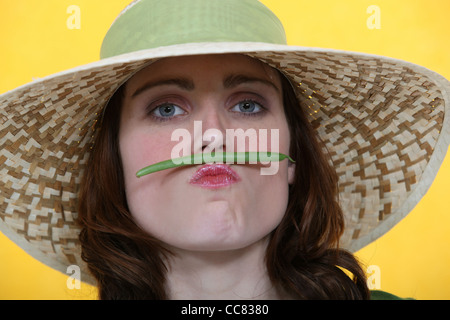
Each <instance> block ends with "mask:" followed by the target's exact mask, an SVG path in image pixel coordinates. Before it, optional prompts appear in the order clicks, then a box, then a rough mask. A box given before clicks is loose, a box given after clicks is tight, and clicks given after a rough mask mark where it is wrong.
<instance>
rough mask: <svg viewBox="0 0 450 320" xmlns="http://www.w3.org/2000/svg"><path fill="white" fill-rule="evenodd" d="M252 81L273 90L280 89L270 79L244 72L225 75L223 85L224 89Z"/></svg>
mask: <svg viewBox="0 0 450 320" xmlns="http://www.w3.org/2000/svg"><path fill="white" fill-rule="evenodd" d="M252 82H259V83H262V84H264V85H266V86H269V87H272V88H274V89H275V91H277V92H279V91H280V89H279V88H278V87H277V86H276V85H275V84H274V83H273V82H272V81H269V80H266V79H262V78H259V77H252V76H247V75H244V74H232V75H229V76H227V77H225V79H224V81H223V86H224V87H225V88H226V89H231V88H234V87H237V86H239V85H241V84H245V83H252Z"/></svg>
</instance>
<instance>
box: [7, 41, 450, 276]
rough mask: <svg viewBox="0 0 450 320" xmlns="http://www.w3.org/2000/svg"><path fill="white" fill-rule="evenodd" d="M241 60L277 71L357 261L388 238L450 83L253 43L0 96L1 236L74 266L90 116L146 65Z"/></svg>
mask: <svg viewBox="0 0 450 320" xmlns="http://www.w3.org/2000/svg"><path fill="white" fill-rule="evenodd" d="M225 53H242V54H246V55H248V56H251V57H254V58H256V59H259V60H262V61H263V62H265V63H267V64H269V65H271V66H273V67H274V68H277V69H279V70H280V71H281V72H283V73H284V74H285V75H286V76H287V77H288V78H289V80H290V81H291V82H292V83H293V85H294V87H295V90H296V93H297V96H298V98H299V100H300V102H301V104H302V106H303V108H305V110H306V111H307V112H308V114H309V117H310V120H311V122H312V124H313V126H314V128H315V129H316V130H317V132H318V134H319V136H320V138H321V140H322V141H323V142H324V143H325V146H326V149H327V152H329V153H330V155H331V158H332V163H333V165H334V167H335V168H336V171H337V173H338V175H339V186H340V201H341V205H342V208H343V211H344V214H345V223H346V227H345V233H344V235H343V237H342V238H341V243H340V245H341V246H342V247H344V248H347V249H349V250H351V251H356V250H358V249H360V248H362V247H364V246H365V245H367V244H368V243H370V242H372V241H373V240H375V239H376V238H378V237H380V236H381V235H383V234H384V233H386V232H387V231H388V230H389V229H391V228H392V227H393V226H394V225H395V224H396V223H397V222H398V221H400V220H401V219H402V218H403V217H404V216H405V215H407V214H408V213H409V212H410V211H411V210H412V208H413V207H414V206H415V205H416V204H417V203H418V202H419V200H420V199H421V198H422V196H423V195H424V194H425V193H426V191H427V190H428V188H429V187H430V185H431V183H432V181H433V179H434V177H435V175H436V174H437V172H438V169H439V167H440V164H441V163H442V161H443V159H444V157H445V154H446V151H447V148H448V145H449V142H450V120H449V118H450V116H449V112H450V107H449V104H450V83H449V82H448V81H447V80H446V79H445V78H443V77H442V76H440V75H438V74H437V73H435V72H432V71H430V70H428V69H426V68H423V67H421V66H417V65H414V64H411V63H408V62H404V61H400V60H395V59H391V58H386V57H381V56H375V55H368V54H360V53H353V52H345V51H338V50H329V49H318V48H305V47H293V46H287V45H276V44H267V43H254V42H214V43H190V44H180V45H171V46H170V45H169V46H166V47H160V48H156V49H148V50H141V51H137V52H133V53H128V54H123V55H119V56H115V57H111V58H107V59H103V60H100V61H98V62H94V63H91V64H88V65H85V66H81V67H77V68H74V69H71V70H68V71H65V72H62V73H58V74H56V75H52V76H49V77H46V78H43V79H40V80H38V81H34V82H32V83H30V84H27V85H24V86H22V87H19V88H17V89H15V90H12V91H10V92H7V93H5V94H2V95H0V106H1V109H0V150H1V151H0V174H1V181H0V192H1V197H0V230H1V231H2V232H3V233H4V234H6V235H7V236H8V237H9V238H10V239H11V240H12V241H14V242H16V243H17V244H18V245H19V246H20V247H22V248H23V249H24V250H25V251H26V252H28V253H29V254H30V255H31V256H33V257H35V258H36V259H38V260H40V261H42V262H44V263H45V264H47V265H49V266H50V267H53V268H55V269H57V270H59V271H61V272H63V273H66V270H67V267H68V266H69V265H73V264H75V265H78V266H80V267H81V268H82V270H83V272H84V274H83V277H82V280H83V281H86V282H89V283H95V282H94V280H93V279H92V278H91V277H90V275H89V273H88V272H87V271H86V266H85V264H84V262H83V261H82V260H81V257H80V246H79V241H78V233H79V228H78V226H77V225H76V223H75V219H76V217H77V193H78V185H79V183H80V180H81V177H82V174H83V170H84V167H85V165H86V161H87V159H88V156H89V152H90V150H91V148H92V143H93V140H94V136H95V134H96V130H97V129H98V125H97V124H98V119H99V115H100V114H101V113H102V110H103V107H104V106H105V105H106V103H107V102H108V100H109V98H110V97H111V95H112V94H113V93H114V91H115V90H116V89H117V88H118V86H120V85H121V84H123V83H124V82H125V81H126V80H127V79H128V78H130V77H131V76H132V75H133V74H134V73H135V72H137V71H139V70H141V69H142V68H143V67H145V66H147V65H148V64H150V63H151V62H153V61H155V60H157V59H161V58H165V57H174V56H181V55H200V54H225Z"/></svg>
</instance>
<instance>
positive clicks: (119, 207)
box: [78, 75, 369, 299]
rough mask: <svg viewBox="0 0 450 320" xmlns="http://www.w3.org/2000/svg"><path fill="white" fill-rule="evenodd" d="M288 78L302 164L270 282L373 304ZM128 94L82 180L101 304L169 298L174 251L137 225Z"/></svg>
mask: <svg viewBox="0 0 450 320" xmlns="http://www.w3.org/2000/svg"><path fill="white" fill-rule="evenodd" d="M281 79H282V88H283V103H284V111H285V115H286V118H287V121H288V126H289V131H290V136H291V146H290V155H291V156H292V158H294V159H295V160H296V166H295V181H294V183H293V184H292V185H290V186H289V200H288V206H287V210H286V213H285V215H284V217H283V219H282V221H281V223H280V224H279V225H278V227H277V228H276V229H275V230H274V231H273V232H272V234H271V235H270V240H269V244H268V247H267V251H266V259H265V261H266V265H267V270H268V274H269V277H270V279H271V281H272V283H273V284H274V285H275V286H276V287H277V288H279V289H281V290H283V291H284V292H286V293H287V294H288V295H290V296H292V297H293V298H295V299H368V298H369V290H368V288H367V285H366V277H365V273H364V272H363V270H362V269H361V267H360V265H359V263H358V261H357V260H356V258H355V257H354V256H353V255H352V254H351V253H349V252H347V251H345V250H343V249H340V248H339V238H340V236H341V235H342V233H343V230H344V218H343V213H342V210H341V208H340V206H339V202H338V178H337V175H336V172H335V170H334V168H333V167H332V166H331V165H330V162H329V159H328V157H327V156H326V153H324V152H323V145H322V143H321V142H320V141H319V139H318V136H317V134H316V132H315V130H314V129H313V128H312V125H311V123H310V122H309V121H308V119H307V117H306V114H305V111H304V110H303V108H302V107H301V105H299V104H300V103H299V101H298V100H297V98H296V96H295V93H294V90H293V89H292V87H291V84H290V83H289V81H288V80H287V79H286V78H285V77H284V76H282V75H281ZM123 95H124V87H123V86H122V87H121V88H119V89H118V90H117V91H116V93H115V94H114V96H113V97H112V98H111V100H110V102H109V104H108V106H107V107H106V109H105V110H104V113H103V115H102V119H101V126H100V129H99V132H98V134H97V136H96V138H95V142H94V146H93V148H92V152H91V154H90V158H89V160H88V163H87V165H86V169H85V174H84V178H83V180H82V182H81V186H80V194H79V217H78V223H79V224H80V226H81V229H82V230H81V233H80V236H79V238H80V241H81V245H82V258H83V260H84V261H85V262H86V263H87V265H88V267H89V270H90V272H91V273H92V275H93V276H94V277H95V278H96V280H97V282H98V284H97V285H98V290H99V298H100V299H167V298H169V297H168V295H167V292H166V286H165V284H166V281H165V278H166V273H167V267H166V264H165V263H166V259H167V258H168V256H169V255H171V253H170V252H168V251H167V250H166V249H165V248H164V246H163V245H162V243H161V242H160V241H158V239H155V238H154V237H152V236H151V235H149V234H148V233H146V232H144V231H143V230H142V229H141V228H140V227H139V226H138V225H137V224H136V223H135V221H134V220H133V218H132V215H131V213H130V211H129V209H128V205H127V201H126V196H125V190H124V178H123V170H122V163H121V158H120V153H119V143H118V132H119V124H120V113H121V105H122V100H123ZM344 270H345V271H344ZM349 273H350V274H349Z"/></svg>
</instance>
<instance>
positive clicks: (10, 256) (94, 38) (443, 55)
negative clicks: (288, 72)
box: [0, 0, 450, 299]
mask: <svg viewBox="0 0 450 320" xmlns="http://www.w3.org/2000/svg"><path fill="white" fill-rule="evenodd" d="M128 2H129V0H45V1H41V0H17V1H2V3H1V4H0V40H1V42H0V46H1V47H0V48H1V50H0V93H3V92H6V91H8V90H11V89H14V88H15V87H17V86H19V85H22V84H25V83H27V82H30V81H32V79H33V78H38V77H44V76H46V75H50V74H52V73H55V72H58V71H62V70H65V69H69V68H72V67H75V66H78V65H81V64H85V63H89V62H93V61H96V60H98V54H99V49H100V44H101V41H102V38H103V36H104V34H105V33H106V31H107V29H108V28H109V26H110V24H111V23H112V21H113V20H114V18H115V17H116V15H117V14H118V13H119V12H120V11H121V10H122V8H124V7H125V6H126V5H127V4H128ZM261 2H263V3H264V4H266V5H267V6H268V7H269V8H270V9H272V10H273V11H274V12H275V14H277V15H278V17H279V18H280V19H281V21H282V22H283V24H284V26H285V29H286V34H287V37H288V43H289V44H292V45H301V46H312V47H325V48H335V49H342V50H351V51H359V52H366V53H374V54H380V55H385V56H389V57H393V58H399V59H403V60H407V61H410V62H413V63H417V64H419V65H423V66H425V67H427V68H429V69H432V70H434V71H437V72H438V73H440V74H442V75H443V76H445V77H446V78H447V79H450V54H449V51H450V19H449V17H448V13H449V12H450V2H449V1H447V0H395V1H392V0H377V1H376V0H342V1H335V0H316V1H307V0H290V1H286V0H283V1H281V0H262V1H261ZM70 5H77V6H79V8H80V9H81V16H80V18H81V20H80V21H81V25H80V29H73V30H71V29H69V28H68V27H67V24H66V22H67V19H68V18H69V17H70V14H68V13H67V12H66V10H67V8H68V7H69V6H70ZM370 5H377V6H378V7H379V8H380V13H381V15H380V18H381V20H380V21H381V29H373V30H370V29H369V28H368V27H367V24H366V21H367V19H368V18H369V17H370V16H371V14H369V13H367V12H366V10H367V8H368V7H369V6H370ZM449 244H450V155H448V156H447V157H446V159H445V161H444V164H443V165H442V167H441V169H440V171H439V173H438V176H437V178H436V180H435V182H434V183H433V185H432V187H431V188H430V190H429V191H428V193H427V194H426V196H425V197H424V198H423V199H422V201H421V202H420V203H419V204H418V205H417V206H416V208H415V209H414V210H413V211H412V212H411V213H410V214H409V215H408V216H407V217H406V218H405V219H404V220H402V221H401V222H400V223H399V224H398V225H397V226H395V227H394V228H393V229H392V230H391V231H390V232H388V233H387V234H386V235H384V236H383V237H381V238H380V239H378V240H377V241H375V242H374V243H372V244H370V245H368V246H367V247H365V248H363V249H362V250H360V251H359V252H357V256H358V257H359V258H360V259H361V260H362V262H363V263H364V264H365V265H367V266H368V265H377V266H379V268H380V271H381V273H380V280H381V283H380V284H381V289H382V290H386V291H389V292H391V293H394V294H397V295H400V296H403V297H414V298H416V299H449V298H450V249H449ZM67 277H68V275H65V274H62V273H59V272H57V271H54V270H52V269H50V268H48V267H47V266H45V265H43V264H42V263H40V262H38V261H36V260H34V259H33V258H31V257H30V256H29V255H27V254H26V253H24V252H23V250H21V249H20V248H19V247H17V246H16V245H15V244H14V243H12V242H11V241H10V240H9V239H7V238H6V237H5V236H4V235H3V234H0V299H95V298H96V290H95V288H94V287H91V286H88V285H86V284H84V283H83V284H82V288H81V289H80V290H69V289H68V288H67V286H66V280H67Z"/></svg>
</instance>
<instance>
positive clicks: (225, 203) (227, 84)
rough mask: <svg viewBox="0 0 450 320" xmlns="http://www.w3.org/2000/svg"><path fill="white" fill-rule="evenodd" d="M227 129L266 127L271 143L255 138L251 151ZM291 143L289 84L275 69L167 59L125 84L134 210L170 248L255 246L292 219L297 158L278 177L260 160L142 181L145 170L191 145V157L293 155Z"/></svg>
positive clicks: (232, 58)
mask: <svg viewBox="0 0 450 320" xmlns="http://www.w3.org/2000/svg"><path fill="white" fill-rule="evenodd" d="M194 121H196V122H195V124H194ZM197 121H198V122H197ZM194 127H195V128H196V129H195V130H194ZM209 129H212V130H209ZM227 129H234V130H235V131H234V132H235V133H236V132H238V131H236V129H242V130H243V132H247V133H251V132H256V135H257V136H258V138H260V137H259V135H258V133H259V129H265V131H266V132H267V142H268V143H267V146H266V144H265V143H262V142H261V141H259V139H258V145H257V146H255V145H251V143H249V141H250V140H251V139H247V140H246V141H247V143H246V144H245V146H243V145H242V140H241V142H238V141H237V139H236V140H235V143H234V146H232V144H231V143H230V141H231V140H229V141H227V140H226V137H227V131H226V130H227ZM248 129H250V130H249V131H247V130H248ZM271 129H277V130H278V135H279V136H278V139H276V140H273V141H271V133H272V132H274V131H271ZM253 130H254V131H253ZM177 132H178V133H180V132H181V133H182V135H177V134H176V133H177ZM173 134H174V136H172V135H173ZM289 139H290V138H289V130H288V125H287V121H286V118H285V115H284V111H283V104H282V88H281V82H280V79H279V75H278V74H277V72H276V71H274V70H273V69H272V68H270V67H268V66H267V65H265V64H263V63H261V62H259V61H257V60H254V59H251V58H249V57H246V56H243V55H207V56H188V57H175V58H166V59H162V60H159V61H157V62H155V63H153V64H151V65H150V66H148V67H146V68H145V69H143V70H141V71H140V72H138V73H137V74H136V75H134V76H133V77H132V78H131V79H130V80H129V81H128V82H127V84H126V88H125V98H124V100H123V106H122V113H121V119H120V131H119V145H120V154H121V159H122V164H123V169H124V178H125V188H126V196H127V201H128V205H129V209H130V211H131V214H132V215H133V217H134V219H135V220H136V222H137V223H138V224H139V225H140V226H141V228H143V229H144V230H145V231H147V232H148V233H149V234H151V235H152V236H154V237H156V238H158V239H160V240H161V241H163V242H164V243H166V244H167V245H169V246H170V247H175V248H179V249H185V250H207V251H215V250H232V249H238V248H243V247H245V246H248V245H250V244H252V243H255V242H256V241H258V240H261V239H263V238H265V237H266V236H267V235H268V234H269V233H270V232H271V231H272V230H273V229H274V228H275V227H276V226H277V225H278V224H279V222H280V220H281V219H282V217H283V215H284V213H285V210H286V206H287V202H288V183H289V182H291V181H292V179H293V165H289V166H288V162H287V161H282V162H280V163H279V164H278V165H279V167H278V170H277V172H276V173H275V174H269V175H262V174H261V169H262V167H261V165H255V164H252V165H233V164H231V165H226V164H222V165H214V164H208V165H190V166H182V167H178V168H174V169H168V170H163V171H160V172H156V173H152V174H150V175H147V176H144V177H141V178H137V177H136V172H137V171H138V170H139V169H141V168H143V167H145V166H148V165H150V164H154V163H156V162H159V161H163V160H168V159H171V156H172V154H173V152H174V150H175V151H176V150H178V151H179V150H181V149H180V146H181V145H183V146H185V147H186V148H189V153H201V152H202V151H203V150H204V149H205V147H206V146H207V145H209V147H208V148H209V150H211V148H216V149H215V150H216V151H220V150H221V149H223V151H226V152H234V151H267V150H268V151H270V150H272V151H277V152H281V153H284V154H289V142H290V140H289ZM172 140H174V141H172ZM274 141H275V142H274ZM260 142H261V143H260ZM211 143H212V144H211ZM274 143H275V144H277V145H275V144H274ZM276 147H278V149H276ZM220 148H221V149H220ZM205 152H206V151H205ZM178 155H180V156H181V155H183V154H180V153H179V152H178Z"/></svg>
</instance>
